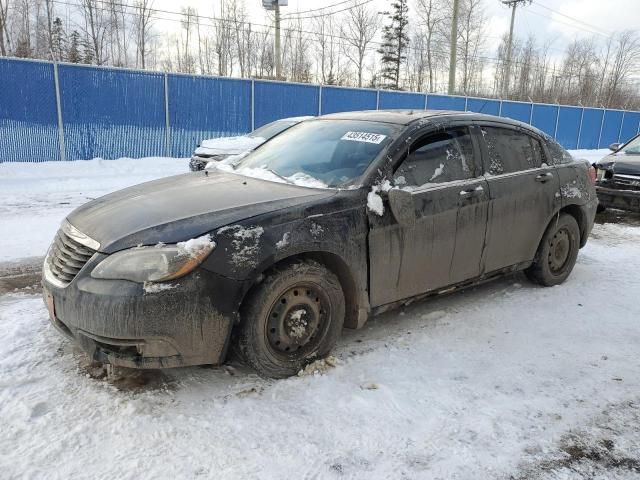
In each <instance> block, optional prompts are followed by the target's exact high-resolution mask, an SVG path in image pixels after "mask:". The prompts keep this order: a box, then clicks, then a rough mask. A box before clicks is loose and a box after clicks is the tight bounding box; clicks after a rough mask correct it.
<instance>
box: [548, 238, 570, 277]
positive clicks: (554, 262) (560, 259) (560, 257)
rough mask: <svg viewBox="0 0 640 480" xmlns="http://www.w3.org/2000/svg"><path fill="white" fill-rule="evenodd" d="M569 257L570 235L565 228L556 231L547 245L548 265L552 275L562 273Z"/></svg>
mask: <svg viewBox="0 0 640 480" xmlns="http://www.w3.org/2000/svg"><path fill="white" fill-rule="evenodd" d="M570 257H571V235H570V234H569V231H568V230H567V229H566V228H561V229H560V230H558V231H557V232H556V233H555V234H554V235H553V238H552V239H551V242H550V243H549V255H548V259H547V260H548V264H549V269H550V270H551V272H552V273H554V274H559V273H562V272H563V271H564V269H565V267H566V266H567V264H568V263H569V258H570Z"/></svg>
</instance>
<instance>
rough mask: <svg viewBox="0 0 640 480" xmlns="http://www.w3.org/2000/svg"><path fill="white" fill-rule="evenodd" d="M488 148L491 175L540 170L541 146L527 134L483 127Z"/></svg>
mask: <svg viewBox="0 0 640 480" xmlns="http://www.w3.org/2000/svg"><path fill="white" fill-rule="evenodd" d="M481 131H482V137H483V138H484V142H485V144H486V146H487V154H488V156H489V159H488V160H489V165H488V166H487V172H488V173H489V174H490V175H501V174H503V173H512V172H519V171H522V170H529V169H531V168H539V167H540V166H541V164H542V156H541V151H540V144H539V143H538V144H537V147H536V143H535V142H536V140H534V139H533V138H532V137H531V136H529V135H527V134H526V133H522V132H519V131H517V130H512V129H509V128H499V127H481Z"/></svg>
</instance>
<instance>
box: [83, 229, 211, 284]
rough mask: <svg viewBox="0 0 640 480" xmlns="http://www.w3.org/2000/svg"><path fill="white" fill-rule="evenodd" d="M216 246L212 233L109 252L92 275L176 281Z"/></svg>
mask: <svg viewBox="0 0 640 480" xmlns="http://www.w3.org/2000/svg"><path fill="white" fill-rule="evenodd" d="M215 246H216V244H215V242H214V241H213V240H211V235H205V236H203V237H200V238H194V239H192V240H189V241H186V242H180V243H178V244H176V245H164V244H159V245H156V246H154V247H136V248H131V249H129V250H123V251H121V252H117V253H114V254H113V255H109V256H108V257H107V258H105V259H104V260H103V261H102V262H100V263H99V264H98V266H97V267H96V268H94V269H93V272H91V276H92V277H93V278H104V279H111V280H131V281H133V282H140V283H143V282H166V281H168V280H175V279H176V278H180V277H183V276H184V275H186V274H187V273H189V272H191V271H192V270H193V269H194V268H196V267H197V266H198V265H200V264H201V263H202V262H203V261H204V259H205V258H207V256H208V255H209V254H210V253H211V251H212V250H213V249H214V248H215Z"/></svg>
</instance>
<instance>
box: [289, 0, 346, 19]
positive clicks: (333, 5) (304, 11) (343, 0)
mask: <svg viewBox="0 0 640 480" xmlns="http://www.w3.org/2000/svg"><path fill="white" fill-rule="evenodd" d="M351 1H352V0H342V1H341V2H338V3H334V4H332V5H327V6H326V7H320V8H313V9H311V10H303V11H301V12H292V13H289V14H287V15H283V16H282V18H283V19H284V18H285V17H289V16H291V15H299V14H301V13H311V12H317V11H319V10H326V9H327V8H333V7H337V6H338V5H342V4H344V3H347V2H351Z"/></svg>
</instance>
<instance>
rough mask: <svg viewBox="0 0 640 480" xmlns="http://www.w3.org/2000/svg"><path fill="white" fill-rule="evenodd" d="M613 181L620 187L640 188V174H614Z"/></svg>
mask: <svg viewBox="0 0 640 480" xmlns="http://www.w3.org/2000/svg"><path fill="white" fill-rule="evenodd" d="M613 182H614V183H615V184H616V187H618V188H624V189H628V190H640V176H638V175H619V174H618V175H614V176H613Z"/></svg>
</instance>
